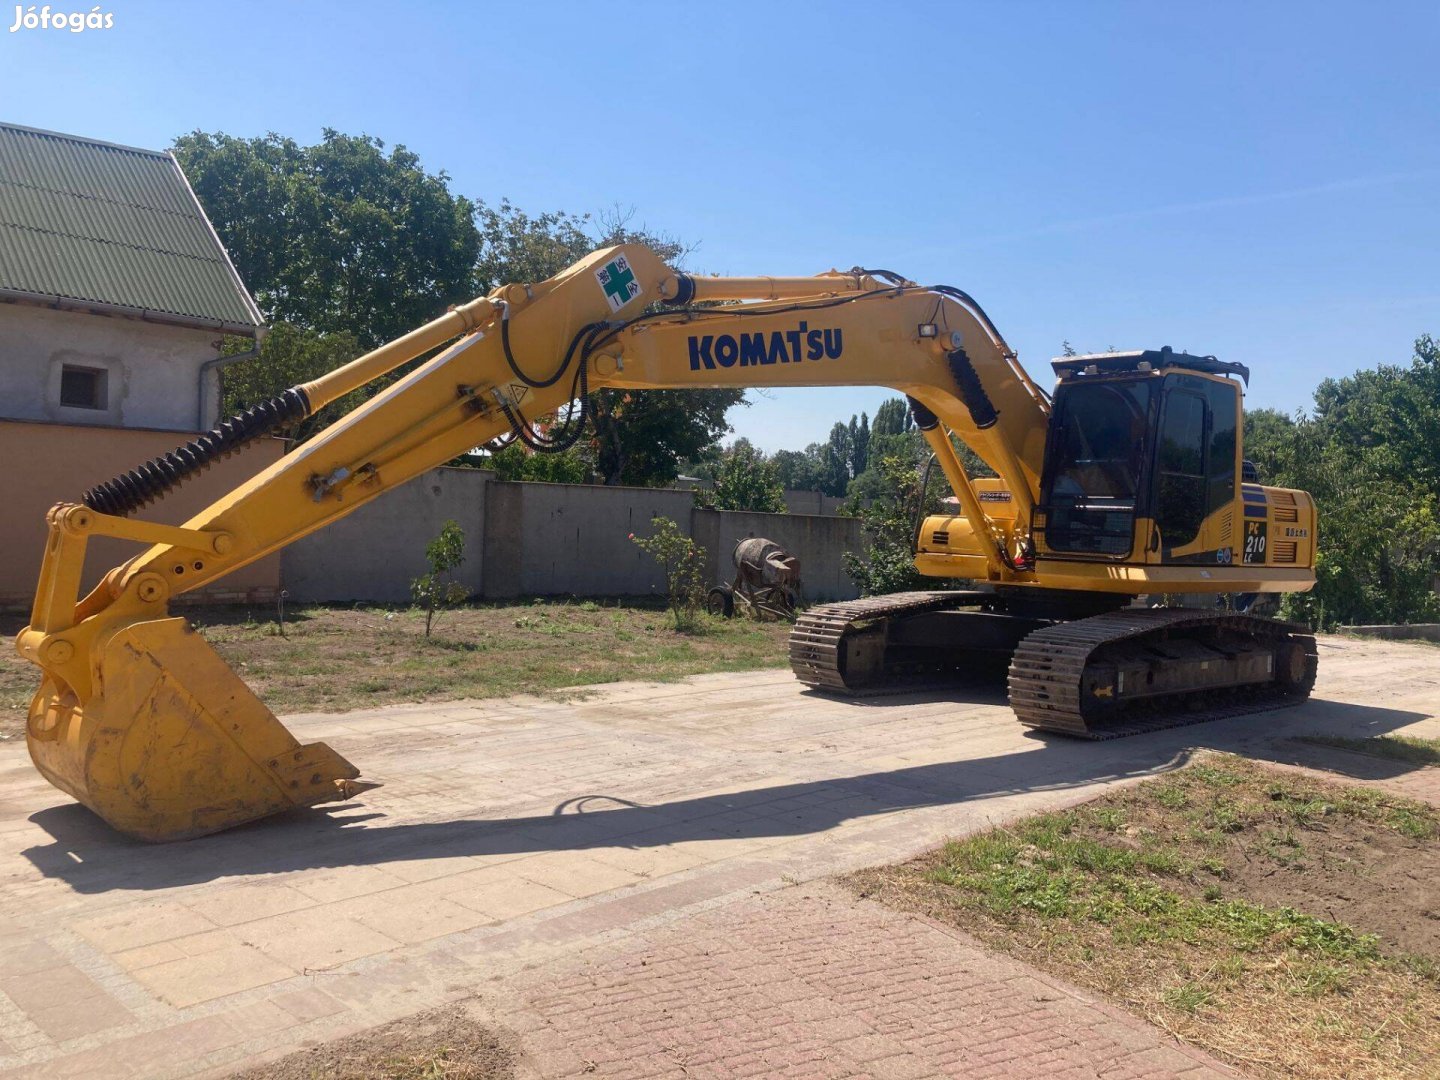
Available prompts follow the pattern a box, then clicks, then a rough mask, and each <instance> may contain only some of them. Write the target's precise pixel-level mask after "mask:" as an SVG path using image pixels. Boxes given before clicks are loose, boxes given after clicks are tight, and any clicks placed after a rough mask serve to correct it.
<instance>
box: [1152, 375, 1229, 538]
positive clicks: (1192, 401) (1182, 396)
mask: <svg viewBox="0 0 1440 1080" xmlns="http://www.w3.org/2000/svg"><path fill="white" fill-rule="evenodd" d="M1206 412H1207V409H1206V406H1205V398H1204V397H1202V396H1201V395H1200V394H1197V393H1193V392H1191V391H1189V390H1172V391H1171V392H1170V393H1169V394H1167V395H1166V398H1165V411H1164V415H1163V416H1162V417H1161V420H1160V438H1159V440H1158V447H1157V452H1156V458H1155V476H1156V481H1155V496H1156V498H1155V525H1156V527H1157V528H1158V529H1159V530H1160V539H1161V543H1162V544H1163V546H1164V547H1165V548H1167V549H1168V548H1177V547H1183V546H1185V545H1186V544H1190V543H1193V542H1194V540H1195V537H1196V535H1197V534H1198V533H1199V532H1200V525H1201V523H1202V522H1204V520H1205V510H1206V504H1207V501H1208V477H1207V475H1206V470H1205V446H1206V423H1205V420H1206V415H1205V414H1206ZM1232 465H1233V458H1232Z"/></svg>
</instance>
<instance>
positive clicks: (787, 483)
mask: <svg viewBox="0 0 1440 1080" xmlns="http://www.w3.org/2000/svg"><path fill="white" fill-rule="evenodd" d="M771 460H772V461H773V462H774V463H775V476H776V479H777V480H779V482H780V486H781V487H783V488H785V489H786V490H791V491H823V490H824V488H823V486H822V485H823V484H824V482H825V481H824V475H823V468H822V466H821V463H820V444H819V443H811V444H810V445H809V446H807V447H806V448H805V449H804V450H779V451H776V453H775V456H774V457H773V458H771Z"/></svg>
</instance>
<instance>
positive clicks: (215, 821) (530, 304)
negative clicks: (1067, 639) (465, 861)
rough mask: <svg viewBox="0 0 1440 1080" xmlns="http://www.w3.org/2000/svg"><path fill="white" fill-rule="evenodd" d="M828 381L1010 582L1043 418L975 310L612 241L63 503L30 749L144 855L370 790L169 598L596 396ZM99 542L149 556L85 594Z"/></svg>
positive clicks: (38, 619) (37, 637)
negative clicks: (908, 422) (993, 480)
mask: <svg viewBox="0 0 1440 1080" xmlns="http://www.w3.org/2000/svg"><path fill="white" fill-rule="evenodd" d="M656 301H658V302H659V304H660V306H659V307H658V308H657V307H655V306H654V302H656ZM436 349H439V350H440V351H439V352H438V353H434V355H433V356H431V357H430V358H429V359H427V360H424V361H423V363H421V364H420V365H419V366H418V367H416V368H415V369H414V370H413V371H410V372H409V373H408V374H406V375H404V376H403V377H402V378H400V379H399V380H398V381H396V382H394V383H393V384H392V385H391V386H389V387H388V388H387V389H385V390H384V391H383V392H381V393H379V394H377V395H376V396H375V397H373V398H371V399H370V400H369V401H368V402H366V403H365V404H364V405H362V406H360V407H359V408H357V409H355V410H354V411H352V412H351V413H349V414H348V415H346V416H345V417H343V418H342V419H340V420H338V421H337V422H335V423H334V424H332V425H331V426H330V427H329V428H327V429H326V430H324V431H323V432H321V433H320V434H319V435H317V436H315V437H314V438H312V439H310V440H309V441H307V442H306V443H304V444H303V445H302V446H300V447H299V448H298V449H297V450H295V451H294V452H292V453H290V454H287V455H286V456H285V457H284V458H282V459H281V460H280V461H278V462H276V463H275V464H274V465H273V466H271V467H270V468H268V469H266V470H265V471H263V472H261V473H260V474H259V475H257V476H255V477H254V478H253V479H251V480H250V481H248V482H247V483H245V484H243V485H241V486H240V487H239V488H237V489H236V490H234V491H232V492H230V493H229V494H227V495H225V496H224V497H222V498H221V499H219V500H218V501H217V502H215V503H214V504H213V505H211V506H209V507H208V508H206V509H205V510H203V511H202V512H200V513H199V514H197V515H195V516H194V517H193V518H191V519H190V520H189V521H187V522H185V523H184V524H183V525H181V526H162V525H157V524H152V523H147V522H144V521H140V520H131V519H129V518H128V517H127V516H126V515H128V514H130V513H132V512H134V511H135V510H138V509H141V508H142V507H143V506H144V505H145V504H146V503H148V502H149V501H151V500H152V499H154V498H157V497H160V496H161V495H163V494H164V492H165V491H166V490H168V489H169V488H171V487H173V486H174V485H175V484H177V483H179V482H181V481H183V480H184V479H185V477H186V476H187V475H188V474H190V473H192V472H195V471H198V470H200V469H203V468H204V467H205V466H206V465H207V464H208V463H209V462H210V461H211V460H213V459H215V458H216V457H219V456H223V455H224V454H225V453H228V452H231V451H233V450H234V449H236V448H237V447H238V446H239V445H240V444H241V443H243V442H244V441H247V440H249V439H251V438H255V437H258V436H259V435H262V434H264V433H265V431H267V430H268V429H269V428H271V427H273V426H277V425H280V424H284V423H289V422H293V421H295V420H298V419H300V418H302V417H303V416H305V415H308V414H310V413H313V412H314V411H316V410H318V409H320V408H321V407H323V406H324V405H325V404H327V403H328V402H331V401H333V400H335V399H337V398H339V397H341V396H342V395H344V394H346V393H349V392H350V391H351V390H354V389H355V388H357V387H359V386H363V385H366V384H368V383H370V382H372V381H374V380H375V379H378V378H380V377H382V376H383V375H385V374H387V373H389V372H392V371H394V370H395V369H397V368H399V367H401V366H402V365H405V364H407V363H410V362H412V361H414V360H416V359H418V358H420V357H423V356H425V355H426V354H429V353H433V352H434V351H435V350H436ZM843 385H855V386H862V385H863V386H869V385H883V386H889V387H892V388H894V389H896V390H898V391H900V392H902V393H904V394H906V395H908V396H909V397H910V399H911V401H912V408H913V409H914V411H915V413H916V415H917V417H918V418H919V420H920V426H921V427H922V429H923V430H924V431H925V434H926V438H927V439H928V440H929V442H930V445H931V447H932V448H933V449H934V451H935V453H936V454H937V457H938V459H939V462H940V464H941V466H942V468H943V469H944V471H945V473H946V475H947V477H948V479H949V481H950V484H951V486H952V488H953V489H954V491H955V492H956V494H957V496H958V497H959V499H960V502H961V508H962V510H963V512H964V514H965V516H966V518H967V520H968V521H969V523H970V525H971V528H972V530H973V533H974V535H975V536H976V537H981V538H984V543H983V545H982V546H983V548H984V555H983V561H982V563H981V566H982V568H984V569H986V570H987V574H986V576H988V577H990V578H991V579H992V580H1010V581H1024V580H1026V579H1028V578H1029V577H1030V576H1031V573H1030V571H1031V569H1032V568H1033V564H1030V563H1028V562H1027V559H1028V555H1027V553H1028V552H1029V551H1030V550H1031V549H1030V544H1029V538H1028V530H1029V528H1030V522H1031V518H1032V514H1033V508H1034V503H1035V499H1036V493H1037V492H1038V490H1039V484H1040V472H1041V467H1042V460H1043V456H1044V446H1045V432H1046V425H1047V420H1048V413H1049V405H1048V400H1047V398H1046V396H1045V395H1044V393H1043V392H1042V391H1041V390H1040V389H1039V388H1038V387H1037V386H1036V385H1035V384H1034V383H1033V382H1032V381H1031V379H1030V378H1029V376H1028V375H1027V374H1026V373H1025V371H1024V370H1023V369H1022V368H1021V367H1020V366H1019V365H1018V363H1017V362H1016V359H1015V355H1014V353H1013V352H1012V351H1011V350H1010V349H1009V347H1008V346H1007V345H1006V344H1005V341H1004V339H1003V338H1002V337H1001V336H1000V334H999V332H998V331H997V330H996V329H995V328H994V326H993V325H992V324H991V323H990V321H989V319H988V318H987V317H986V316H985V314H984V312H983V311H982V310H981V309H980V308H979V306H978V305H977V304H975V302H974V301H973V300H971V299H970V298H969V297H968V296H966V295H965V294H964V293H962V292H960V291H958V290H955V289H948V288H926V287H921V286H918V285H915V284H914V283H912V282H909V281H905V280H903V279H900V278H898V277H897V276H895V275H893V274H888V273H886V272H883V271H869V272H867V271H858V270H857V271H853V272H850V273H838V272H833V271H832V272H831V273H829V274H825V275H821V276H818V277H809V278H768V277H766V278H706V277H691V276H689V275H685V274H682V273H679V272H677V271H675V270H673V269H671V268H670V267H668V266H667V265H666V264H665V263H664V262H663V261H661V260H660V259H659V258H658V257H657V256H656V255H655V254H654V253H653V252H652V251H650V250H649V249H648V248H646V247H644V246H643V245H637V244H627V245H623V246H619V247H612V248H608V249H605V250H602V251H597V252H595V253H593V254H591V255H589V256H587V257H586V258H584V259H582V260H580V261H579V262H577V263H575V264H574V265H572V266H571V267H569V268H568V269H566V270H565V271H563V272H561V273H560V274H557V275H556V276H555V277H553V278H550V279H548V280H547V281H544V282H540V283H536V284H529V285H508V286H504V287H501V288H499V289H497V290H495V291H494V292H493V293H491V294H490V295H489V296H487V297H483V298H481V299H477V300H474V301H472V302H470V303H468V304H465V305H463V306H460V307H457V308H455V309H452V310H451V311H449V312H447V313H446V314H445V315H443V316H441V317H440V318H439V319H436V320H435V321H434V322H431V323H429V324H427V325H426V326H424V327H421V328H419V329H417V330H415V331H413V332H412V333H410V334H407V335H406V336H404V337H402V338H400V339H397V340H396V341H394V342H391V343H390V344H388V345H385V346H382V347H381V348H379V349H377V350H375V351H374V352H371V353H369V354H367V355H366V356H363V357H361V358H359V359H357V360H355V361H353V362H352V363H350V364H348V365H346V366H344V367H342V368H340V369H337V370H336V371H334V372H331V373H330V374H328V375H325V376H323V377H321V378H319V379H316V380H314V381H313V382H310V383H307V384H305V385H303V386H300V387H295V388H293V389H292V390H290V391H287V392H286V393H285V394H283V395H281V396H280V397H278V398H276V399H274V400H273V401H270V402H266V403H264V404H263V405H261V406H258V407H256V408H255V409H252V410H250V412H248V413H246V414H244V415H242V416H240V417H236V418H233V419H232V420H231V421H228V422H227V423H226V424H223V425H221V427H220V428H217V429H216V430H215V431H213V432H211V433H209V434H208V435H206V436H203V437H201V438H200V439H198V440H196V441H195V442H193V443H191V444H189V445H187V446H185V447H181V448H180V449H178V450H176V451H174V452H172V453H171V454H167V455H165V456H164V457H163V458H159V459H156V460H154V461H152V462H148V463H146V464H145V465H142V466H140V467H139V468H137V469H135V470H132V471H131V472H129V473H126V474H124V475H122V476H120V477H117V478H116V479H115V480H113V481H111V482H109V483H107V484H102V485H100V486H99V487H97V488H96V489H93V490H92V491H91V492H89V493H87V495H86V499H85V505H67V504H62V505H59V506H57V507H55V508H54V509H53V510H52V511H51V512H50V515H49V527H50V535H49V541H48V545H47V548H46V553H45V558H44V563H43V567H42V570H41V577H40V582H39V586H38V588H37V593H36V599H35V605H34V610H33V612H32V618H31V623H30V625H29V626H28V627H27V628H26V629H25V630H24V631H22V632H21V634H20V635H19V638H18V640H17V648H18V650H19V652H20V654H21V655H22V656H24V657H25V658H27V659H29V660H31V661H32V662H34V663H35V664H37V665H38V666H39V667H40V668H41V669H42V672H43V683H42V685H41V688H40V690H39V692H38V693H37V694H36V696H35V699H34V701H33V703H32V705H31V710H30V717H29V726H28V731H27V742H28V745H29V748H30V752H31V756H32V758H33V760H34V762H35V764H36V766H37V767H38V768H39V769H40V771H41V772H42V773H43V774H44V775H45V776H46V777H47V778H48V779H49V780H50V781H51V782H52V783H54V784H55V785H56V786H57V787H59V788H61V789H62V790H64V791H67V792H69V793H70V794H71V795H73V796H74V797H75V798H77V799H78V800H79V801H81V802H82V803H84V804H85V805H87V806H89V807H90V808H91V809H92V810H94V811H95V812H96V813H98V814H99V815H100V816H101V817H102V818H104V819H105V820H106V821H107V822H109V823H110V824H111V825H112V826H114V827H115V828H117V829H119V830H121V831H122V832H126V833H129V834H131V835H134V836H137V837H141V838H143V839H147V840H157V841H159V840H172V839H181V838H185V837H190V836H198V835H203V834H205V833H209V832H214V831H217V830H219V829H224V828H227V827H230V826H232V825H236V824H239V823H241V822H244V821H249V820H253V819H255V818H259V817H263V816H266V815H268V814H271V813H274V812H277V811H279V810H282V809H286V808H288V807H292V806H304V805H311V804H314V803H319V802H324V801H328V800H334V799H342V798H348V797H350V796H351V795H353V794H354V793H355V792H356V791H358V790H361V789H363V787H364V786H365V785H364V784H363V783H361V782H359V781H358V780H357V777H358V771H357V770H356V769H355V768H354V766H352V765H351V764H350V763H349V762H347V761H345V759H344V758H342V757H340V755H338V754H336V753H335V752H334V751H333V750H331V749H330V748H329V747H328V746H325V745H324V744H312V745H309V746H302V745H301V744H299V743H298V742H297V741H296V740H295V739H294V738H293V736H291V734H290V733H289V732H288V731H287V730H286V729H285V728H284V727H283V725H281V724H280V723H279V721H278V720H276V719H275V717H274V716H273V714H271V713H270V711H269V710H268V709H267V708H266V707H265V706H264V705H263V704H262V703H261V702H260V701H259V699H258V698H256V697H255V696H254V694H252V693H251V692H250V691H249V689H248V688H246V687H245V685H244V684H243V683H242V682H241V681H240V680H239V678H238V677H237V676H236V675H235V674H234V673H233V672H232V671H231V670H230V669H229V668H228V666H226V665H225V663H224V662H223V661H222V660H221V659H220V658H219V656H218V655H217V654H215V653H214V651H213V650H211V649H210V647H209V646H208V645H207V644H206V643H205V642H204V640H203V639H202V638H201V637H200V636H199V635H198V634H196V633H194V632H193V630H192V629H191V628H190V626H189V624H188V622H187V621H186V620H185V619H183V618H177V617H172V616H170V615H169V614H168V603H169V600H170V598H171V597H174V596H177V595H179V594H181V593H184V592H188V591H191V590H194V589H198V588H201V587H203V586H205V585H207V584H209V583H211V582H213V581H215V580H216V579H218V578H220V577H222V576H224V575H225V574H227V573H230V572H231V571H233V570H235V569H237V568H239V567H241V566H244V565H245V564H247V563H249V562H252V561H254V560H256V559H259V558H261V557H263V556H264V555H266V554H268V553H270V552H273V551H276V550H278V549H280V548H282V547H284V546H285V545H286V544H289V543H292V542H293V541H295V540H297V539H299V538H300V537H302V536H304V535H306V534H307V533H309V532H312V531H314V530H316V529H319V528H321V527H322V526H324V525H326V524H328V523H329V522H331V521H334V520H335V519H337V518H339V517H341V516H343V515H345V514H347V513H350V512H351V511H353V510H355V509H357V508H358V507H360V506H362V505H364V504H365V503H366V502H368V501H370V500H371V499H373V498H376V497H377V496H379V495H380V494H382V493H383V492H385V491H388V490H390V489H392V488H394V487H397V486H399V485H401V484H403V483H405V482H406V481H408V480H410V479H412V478H413V477H415V476H417V475H419V474H421V473H422V472H424V471H425V470H427V469H429V468H432V467H434V466H436V465H439V464H443V463H444V462H446V461H449V460H451V459H453V458H455V457H456V456H458V455H460V454H462V453H464V452H466V451H467V450H469V449H471V448H473V447H475V446H479V445H482V444H485V443H487V442H490V441H491V440H494V439H496V438H505V437H520V438H523V439H526V440H527V441H530V442H536V441H543V440H544V439H545V438H547V436H546V435H545V434H544V433H543V432H540V431H537V429H536V428H535V427H534V426H533V421H534V420H535V419H536V418H539V417H543V416H547V415H553V414H556V413H557V412H562V411H564V410H565V409H566V407H567V405H569V404H570V403H572V402H575V401H580V402H582V403H583V400H584V398H585V395H586V394H587V393H588V391H590V390H593V389H595V388H598V387H618V388H634V389H653V388H677V387H679V388H683V387H720V386H743V387H752V386H753V387H783V386H843ZM571 408H572V412H571V414H570V420H569V425H570V426H571V427H572V430H573V427H574V425H577V424H578V420H579V417H577V416H576V415H575V414H574V413H573V408H574V407H573V406H572V407H571ZM558 426H559V427H560V428H561V429H562V430H563V429H565V428H566V427H567V423H566V422H565V421H562V422H561V423H560V424H559V425H558ZM948 433H953V434H954V435H955V436H957V437H959V438H960V439H962V440H963V441H964V442H965V443H966V444H967V445H969V446H970V447H971V448H972V449H973V450H974V451H975V452H976V453H977V454H978V455H979V456H980V457H981V458H982V459H983V460H984V461H985V462H986V463H987V464H989V465H990V466H991V467H992V468H993V469H994V470H995V471H996V473H997V474H998V475H999V476H1000V477H1001V478H1002V480H1003V482H1004V483H1005V484H1006V485H1007V486H1008V489H1009V490H1010V491H1011V492H1012V493H1013V496H1014V498H1015V499H1016V501H1017V504H1018V505H1017V508H1016V513H1015V515H1014V517H1013V520H1008V521H1007V522H1006V524H1005V526H1004V529H1003V531H1002V530H1000V529H999V528H998V527H997V526H996V524H995V523H994V522H992V521H991V520H990V519H989V518H988V517H987V516H986V515H985V514H984V512H983V509H982V507H981V505H980V502H979V500H978V499H977V496H976V493H975V489H974V487H973V485H972V484H971V482H970V480H969V478H968V477H967V476H966V475H965V471H964V468H963V466H962V465H961V463H960V461H959V459H958V457H957V456H956V454H955V453H954V449H953V446H952V444H951V442H950V437H949V434H948ZM549 437H553V429H552V436H549ZM100 535H103V536H112V537H120V538H124V539H129V540H132V541H135V542H137V543H139V544H143V545H147V546H146V547H145V549H144V550H143V551H141V552H140V553H139V554H137V555H136V557H135V558H133V559H131V560H130V561H128V562H127V563H125V564H124V565H122V566H120V567H117V568H116V569H115V570H112V571H111V572H110V573H109V574H107V575H106V576H105V578H104V579H103V580H102V581H101V582H100V584H99V585H98V586H96V587H95V589H94V590H93V591H92V592H91V593H90V594H89V595H88V596H86V597H85V598H83V599H78V590H79V587H80V584H81V567H82V565H83V562H84V553H85V547H86V542H87V540H88V538H89V537H90V536H100Z"/></svg>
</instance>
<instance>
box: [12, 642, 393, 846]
mask: <svg viewBox="0 0 1440 1080" xmlns="http://www.w3.org/2000/svg"><path fill="white" fill-rule="evenodd" d="M96 644H97V647H98V648H97V651H98V654H99V655H98V657H97V658H96V663H95V667H94V668H93V670H94V672H95V678H94V693H92V694H91V695H89V696H88V699H87V700H86V701H85V702H84V703H83V704H81V702H80V701H79V699H78V698H77V697H76V695H75V694H74V692H73V691H71V690H70V689H69V688H68V687H66V686H65V685H64V684H63V683H61V682H60V681H59V680H57V679H56V678H54V677H52V676H48V675H47V677H46V679H45V681H44V683H43V684H42V685H41V687H40V691H39V693H37V694H36V695H35V699H34V701H33V702H32V703H31V706H30V719H29V727H28V731H27V742H28V744H29V747H30V756H31V758H32V759H33V760H34V762H35V765H36V767H37V768H38V769H39V770H40V771H41V773H43V774H44V775H45V777H46V779H48V780H49V781H50V782H51V783H52V784H54V785H55V786H56V787H58V788H60V789H62V790H63V791H67V792H69V793H70V794H71V795H73V796H74V797H75V798H76V799H78V800H79V801H80V802H82V803H84V804H85V805H86V806H88V807H89V808H90V809H91V810H93V811H95V813H97V814H99V815H100V817H102V818H104V819H105V821H106V822H108V823H109V824H110V825H111V826H113V827H114V828H116V829H118V830H119V831H120V832H123V833H126V834H128V835H130V836H134V837H138V838H139V839H141V840H148V841H154V842H161V841H167V840H184V839H188V838H190V837H195V836H203V835H205V834H206V833H212V832H218V831H219V830H221V829H227V828H230V827H231V826H233V825H239V824H241V823H243V822H247V821H254V820H255V819H257V818H262V817H266V816H267V815H269V814H274V813H277V812H278V811H281V810H287V809H290V808H292V807H300V806H312V805H314V804H316V803H322V802H330V801H334V800H341V799H347V798H350V797H351V796H352V795H354V794H356V793H358V792H360V791H363V790H365V789H366V788H369V787H374V786H375V785H374V784H367V783H363V782H357V781H356V780H355V777H357V776H358V775H359V772H358V770H357V769H356V768H355V766H353V765H351V764H350V762H348V761H346V760H345V759H344V758H343V757H341V756H340V755H339V754H337V753H336V752H335V751H334V750H332V749H330V747H328V746H326V745H325V744H324V743H311V744H309V745H308V746H302V745H301V744H300V743H299V742H298V741H297V740H296V739H295V737H294V736H293V735H291V734H290V732H289V731H287V730H286V729H285V727H284V725H282V724H281V723H280V721H279V720H277V719H275V716H274V714H273V713H271V712H270V710H269V709H267V708H266V707H265V706H264V705H263V704H261V702H260V700H259V699H258V698H257V697H256V696H255V695H254V694H253V693H251V692H250V690H249V689H248V688H247V687H246V686H245V684H244V683H242V682H241V681H240V679H239V678H238V677H237V676H236V675H235V673H234V672H233V671H231V670H230V668H229V666H228V665H227V664H226V663H225V661H223V660H221V659H220V657H219V656H218V655H216V653H215V651H214V650H213V649H212V648H211V647H210V645H209V644H208V643H207V642H206V641H205V640H204V638H202V637H201V636H200V635H199V634H197V633H195V632H194V631H193V630H192V629H191V628H190V625H189V623H188V622H187V620H185V619H183V618H165V619H156V620H151V621H146V622H137V623H131V624H129V625H126V626H122V627H120V628H119V629H117V630H116V631H115V632H114V633H112V634H111V635H109V637H108V640H104V641H97V643H96Z"/></svg>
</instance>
